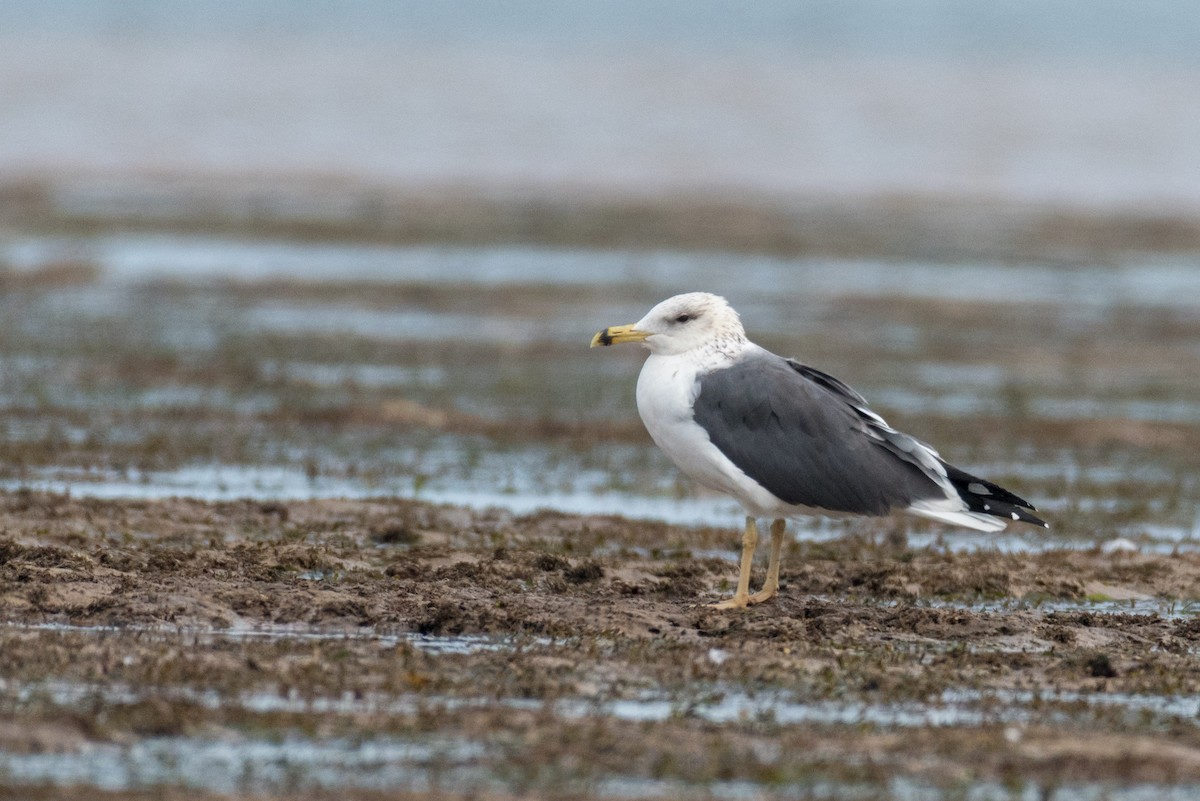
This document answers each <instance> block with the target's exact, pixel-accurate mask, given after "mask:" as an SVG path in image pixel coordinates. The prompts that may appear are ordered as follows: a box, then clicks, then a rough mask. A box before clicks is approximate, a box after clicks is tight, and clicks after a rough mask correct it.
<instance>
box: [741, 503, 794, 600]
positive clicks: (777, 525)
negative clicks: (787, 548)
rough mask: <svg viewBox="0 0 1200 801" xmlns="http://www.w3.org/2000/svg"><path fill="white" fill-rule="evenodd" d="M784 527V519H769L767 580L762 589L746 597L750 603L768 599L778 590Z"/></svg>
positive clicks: (785, 525) (785, 522)
mask: <svg viewBox="0 0 1200 801" xmlns="http://www.w3.org/2000/svg"><path fill="white" fill-rule="evenodd" d="M786 527H787V521H786V520H772V521H771V561H770V562H768V563H767V580H766V582H765V583H764V584H763V588H762V591H761V592H756V593H754V594H753V595H751V596H750V598H749V599H748V600H749V602H750V603H752V604H761V603H762V602H763V601H769V600H771V599H772V598H774V597H775V594H776V593H778V592H779V556H780V554H781V553H782V552H783V532H784V529H785V528H786Z"/></svg>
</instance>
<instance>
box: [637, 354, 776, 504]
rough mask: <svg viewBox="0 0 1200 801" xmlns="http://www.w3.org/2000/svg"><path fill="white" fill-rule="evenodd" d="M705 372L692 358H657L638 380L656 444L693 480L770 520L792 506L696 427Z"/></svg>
mask: <svg viewBox="0 0 1200 801" xmlns="http://www.w3.org/2000/svg"><path fill="white" fill-rule="evenodd" d="M700 369H702V368H701V367H700V366H699V365H698V364H697V363H696V360H695V359H694V357H692V356H691V354H687V353H684V354H678V355H673V356H660V355H653V354H652V355H651V356H650V357H649V358H648V359H646V363H645V365H643V367H642V372H641V374H640V375H639V376H638V383H637V406H638V413H639V414H640V415H641V417H642V422H643V423H645V425H646V430H647V431H649V432H650V437H651V438H652V439H653V440H654V442H655V444H656V445H658V447H659V448H661V449H662V451H663V452H664V453H666V454H667V456H668V457H670V459H671V461H673V462H674V463H675V464H676V465H677V466H678V467H679V469H680V470H682V471H683V472H684V474H686V475H687V476H689V477H690V478H692V479H694V480H695V481H698V482H699V483H701V484H703V485H704V486H706V487H708V488H709V489H714V490H717V491H718V492H724V493H728V494H729V495H732V496H733V497H734V498H736V499H737V500H738V501H739V502H740V503H741V504H742V506H744V507H745V508H746V510H747V511H748V512H749V513H750V514H754V515H757V516H761V517H765V516H768V515H773V514H776V513H778V512H779V510H781V509H783V508H788V507H787V505H786V504H783V502H782V501H780V500H779V499H778V498H776V497H775V496H774V495H772V494H771V493H770V492H768V491H767V490H765V489H763V488H762V487H761V486H760V485H759V484H758V483H757V482H755V481H754V480H752V479H751V478H750V477H749V476H747V475H746V474H745V473H744V472H742V470H741V469H740V468H739V467H738V466H737V465H735V464H734V463H733V462H731V461H730V460H729V459H728V458H727V457H726V456H725V454H723V453H721V451H720V449H718V448H717V446H716V445H713V444H712V441H711V440H709V438H708V434H707V432H705V430H704V429H703V428H701V427H700V425H699V424H697V423H696V421H695V419H694V418H693V415H692V404H693V403H694V402H695V400H696V396H697V395H698V394H699V390H700V387H699V383H698V382H697V380H696V374H697V372H698V370H700Z"/></svg>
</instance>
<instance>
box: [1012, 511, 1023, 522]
mask: <svg viewBox="0 0 1200 801" xmlns="http://www.w3.org/2000/svg"><path fill="white" fill-rule="evenodd" d="M1012 517H1013V520H1020V519H1021V516H1020V515H1019V514H1017V513H1016V512H1013V513H1012Z"/></svg>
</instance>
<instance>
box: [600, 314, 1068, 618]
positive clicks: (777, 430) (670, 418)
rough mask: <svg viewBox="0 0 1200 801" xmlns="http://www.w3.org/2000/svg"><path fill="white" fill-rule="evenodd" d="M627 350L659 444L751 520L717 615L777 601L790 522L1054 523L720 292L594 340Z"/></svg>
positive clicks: (642, 408) (993, 527) (641, 407)
mask: <svg viewBox="0 0 1200 801" xmlns="http://www.w3.org/2000/svg"><path fill="white" fill-rule="evenodd" d="M624 342H638V343H641V344H642V345H643V346H644V347H646V348H647V349H649V351H650V356H649V357H647V359H646V363H645V364H644V365H643V366H642V371H641V374H640V375H639V376H638V382H637V407H638V413H639V414H640V415H641V418H642V422H643V423H645V425H646V430H647V431H649V433H650V437H651V438H652V439H653V440H654V442H655V444H657V445H658V447H659V448H661V449H662V450H663V452H665V453H666V454H667V456H668V457H670V459H671V461H673V462H674V463H675V464H676V465H677V466H678V467H679V469H680V470H681V471H683V473H685V474H686V475H688V476H689V477H691V478H692V479H693V480H695V481H697V482H699V483H700V484H702V485H704V486H706V487H708V488H710V489H713V490H717V491H719V492H723V493H726V494H728V495H731V496H733V497H734V498H735V499H736V500H737V501H738V502H739V503H740V504H741V505H742V508H743V509H744V510H745V512H746V527H745V531H744V534H743V536H742V559H741V567H740V573H739V576H738V586H737V592H736V593H735V594H734V596H733V597H732V598H729V599H726V600H724V601H721V602H719V603H716V604H713V605H712V606H713V607H714V608H717V609H739V608H743V607H746V606H748V605H750V604H757V603H762V602H763V601H767V600H770V599H771V598H773V597H775V595H776V594H777V593H778V591H779V561H780V553H781V551H782V548H783V535H784V529H785V526H786V520H787V518H791V517H796V516H798V515H805V514H835V515H845V514H851V515H867V516H873V517H880V516H884V515H888V514H891V513H893V512H903V513H907V514H910V515H917V516H919V517H924V518H930V519H932V520H937V521H940V522H942V523H948V524H950V525H956V526H964V527H966V528H970V529H974V530H976V531H1000V530H1001V529H1003V528H1004V527H1005V525H1006V523H1007V522H1008V521H1011V520H1019V521H1023V522H1026V523H1033V524H1035V525H1040V526H1043V527H1048V526H1047V525H1046V523H1045V521H1043V520H1041V519H1040V518H1038V517H1035V516H1034V515H1032V514H1030V512H1031V511H1037V510H1036V509H1035V508H1034V507H1033V506H1032V505H1031V504H1030V503H1029V502H1028V501H1026V500H1024V499H1022V498H1020V497H1018V496H1017V495H1015V494H1013V493H1012V492H1009V491H1008V490H1006V489H1004V488H1002V487H1000V486H997V485H996V484H993V483H992V482H990V481H986V480H984V479H982V478H978V477H976V476H973V475H971V474H970V473H967V472H964V471H963V470H960V469H958V468H957V467H954V466H953V465H951V464H948V463H947V462H945V461H944V460H943V459H942V457H941V456H939V455H938V452H937V451H935V450H934V449H933V448H931V447H930V446H928V445H926V444H925V443H923V442H921V441H919V440H917V439H915V438H914V437H911V436H909V435H908V434H905V433H902V432H900V431H897V430H896V429H894V428H892V427H891V426H890V425H888V424H887V422H885V421H884V419H883V418H882V417H880V416H879V415H877V414H876V413H875V412H873V411H871V410H870V409H869V408H868V406H867V402H866V400H864V399H863V397H862V396H861V395H859V394H858V393H857V392H855V391H854V390H853V389H851V388H850V387H849V386H847V385H846V384H844V383H842V382H841V381H839V380H838V379H836V378H834V377H833V376H831V375H829V374H827V373H823V372H821V371H820V370H817V369H815V368H813V367H809V366H807V365H804V364H801V363H800V362H797V361H795V360H793V359H786V358H784V357H782V356H777V355H775V354H774V353H771V352H770V351H768V350H766V349H764V348H761V347H759V346H758V345H756V344H754V343H753V342H751V341H750V340H749V339H747V338H746V331H745V329H744V328H743V327H742V323H741V319H740V318H739V316H738V313H737V312H736V311H734V310H733V308H732V307H731V306H730V305H729V303H728V302H726V300H725V299H724V298H722V297H720V296H718V295H712V294H709V293H707V292H689V293H687V294H684V295H676V296H675V297H672V298H668V299H667V300H664V301H663V302H662V303H659V304H658V305H657V306H655V307H654V308H653V309H651V310H650V311H649V313H647V314H646V316H645V317H643V318H642V319H641V320H639V321H638V322H636V323H633V324H632V325H617V326H610V327H608V328H605V329H604V330H602V331H600V332H598V333H597V334H596V335H595V336H594V337H592V343H591V346H592V347H593V348H594V347H597V346H608V345H617V344H621V343H624ZM760 517H762V518H770V519H771V521H772V522H771V552H770V560H769V562H768V565H767V577H766V580H765V582H764V585H763V588H762V590H761V591H760V592H756V593H754V594H753V595H751V594H750V566H751V563H752V562H753V559H754V549H755V546H756V545H757V544H758V527H757V518H760Z"/></svg>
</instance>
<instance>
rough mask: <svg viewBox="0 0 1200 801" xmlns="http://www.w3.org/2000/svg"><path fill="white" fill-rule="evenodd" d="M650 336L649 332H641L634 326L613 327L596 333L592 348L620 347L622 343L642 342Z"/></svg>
mask: <svg viewBox="0 0 1200 801" xmlns="http://www.w3.org/2000/svg"><path fill="white" fill-rule="evenodd" d="M648 336H650V333H649V332H648V331H639V330H637V329H636V328H634V327H633V325H632V324H630V325H612V326H609V327H608V328H605V329H604V330H603V331H597V332H596V336H594V337H592V347H593V348H598V347H600V346H604V347H608V346H609V345H620V344H621V343H622V342H642V341H643V340H645V339H646V337H648Z"/></svg>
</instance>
